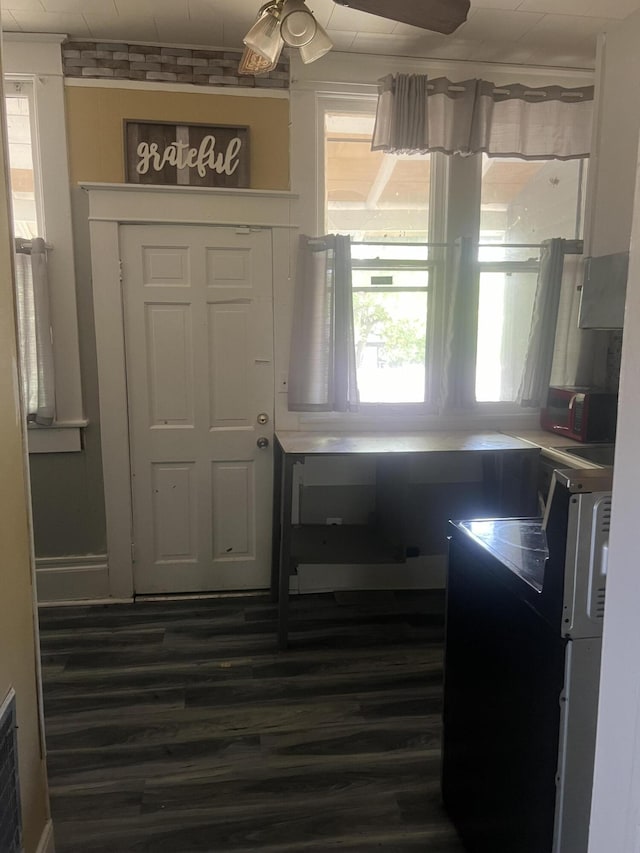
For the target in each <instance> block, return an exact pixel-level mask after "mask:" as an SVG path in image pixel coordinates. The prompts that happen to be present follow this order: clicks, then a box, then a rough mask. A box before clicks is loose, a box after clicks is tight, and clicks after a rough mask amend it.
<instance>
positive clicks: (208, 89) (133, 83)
mask: <svg viewBox="0 0 640 853" xmlns="http://www.w3.org/2000/svg"><path fill="white" fill-rule="evenodd" d="M69 44H70V46H73V42H70V43H69ZM64 85H65V86H69V87H77V88H80V89H82V88H85V89H139V90H142V91H145V92H187V93H189V94H190V95H192V94H193V93H194V92H203V93H204V94H206V95H233V96H234V98H280V99H281V100H288V99H289V90H288V89H251V88H249V87H248V86H203V85H200V84H198V85H197V86H196V85H194V84H193V83H156V82H154V81H153V80H107V79H102V78H100V77H65V81H64Z"/></svg>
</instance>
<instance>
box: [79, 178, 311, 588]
mask: <svg viewBox="0 0 640 853" xmlns="http://www.w3.org/2000/svg"><path fill="white" fill-rule="evenodd" d="M81 186H82V187H83V189H85V190H86V192H87V193H88V195H89V230H90V237H91V264H92V270H93V276H92V278H93V310H94V318H95V330H96V355H97V367H98V388H99V397H100V413H101V414H100V434H101V438H102V467H103V471H104V495H105V513H106V522H107V551H108V581H109V589H108V592H107V593H103V594H102V595H100V594H95V595H94V596H92V597H93V598H100V597H103V596H104V595H105V594H106V595H109V596H111V597H113V598H130V597H131V596H132V595H133V594H134V578H133V562H132V555H131V545H132V542H133V523H132V505H131V467H130V455H129V424H128V413H127V405H128V401H127V381H126V364H125V338H124V327H123V316H124V311H123V299H122V288H121V281H120V275H121V270H120V226H121V225H128V224H132V223H141V222H144V223H147V224H167V223H170V224H175V225H195V224H198V225H202V224H205V225H215V226H231V227H236V228H268V229H269V230H270V231H271V240H272V258H273V282H274V304H276V305H286V306H289V305H290V304H291V303H292V298H291V281H292V261H291V259H292V255H293V253H294V252H293V249H294V246H295V242H294V241H295V240H296V234H295V225H293V223H294V221H295V216H296V215H297V196H296V195H294V194H293V193H290V192H285V191H259V190H258V191H254V190H224V189H222V190H221V189H215V188H214V189H206V188H193V187H188V188H183V187H140V186H139V185H135V186H134V185H132V184H95V183H91V184H88V183H87V184H81ZM288 347H289V330H288V325H287V324H286V323H282V324H281V322H280V321H279V320H278V318H277V317H276V328H275V372H276V376H278V375H279V372H280V371H281V370H283V369H284V368H283V365H286V364H287V361H288ZM282 397H283V395H276V403H280V405H281V406H283V405H284V404H283V403H282V400H281V398H282ZM277 419H278V412H276V422H277ZM67 597H68V598H70V597H72V596H67ZM73 597H75V596H73Z"/></svg>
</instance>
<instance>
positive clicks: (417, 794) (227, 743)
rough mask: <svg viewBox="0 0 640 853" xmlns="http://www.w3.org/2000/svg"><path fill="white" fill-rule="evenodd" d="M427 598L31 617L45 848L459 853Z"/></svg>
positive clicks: (234, 601)
mask: <svg viewBox="0 0 640 853" xmlns="http://www.w3.org/2000/svg"><path fill="white" fill-rule="evenodd" d="M443 609H444V604H443V599H442V596H441V594H439V593H424V594H423V593H403V594H400V593H395V594H394V593H380V594H379V595H375V594H369V595H364V596H363V595H358V594H351V595H349V594H342V595H336V596H333V595H323V596H300V597H298V598H295V599H294V600H293V601H292V608H291V610H292V622H291V627H292V631H291V648H290V649H289V650H288V651H287V652H278V651H277V650H276V608H275V606H274V605H273V604H271V603H270V602H269V600H268V599H267V598H266V597H261V596H254V597H243V598H239V597H227V598H217V599H207V600H195V599H186V600H180V601H152V602H146V601H145V602H136V603H135V604H130V605H129V604H124V605H115V604H114V605H108V606H99V607H82V606H79V607H75V606H74V607H57V608H41V610H40V627H41V650H42V661H43V676H44V699H45V719H46V733H47V749H48V762H47V763H48V770H49V782H50V791H51V803H52V810H53V820H54V827H55V838H56V851H57V853H134V851H135V853H141V851H148V853H192V851H193V852H194V853H195V851H208V852H210V853H227V852H228V853H231V851H233V853H242V852H243V851H263V853H285V851H288V852H289V853H291V852H292V851H301V853H303V851H304V853H326V851H331V850H338V849H339V850H341V851H350V852H351V853H355V851H358V853H369V851H393V853H404V851H407V853H410V851H422V853H461V851H462V847H461V845H460V842H459V841H458V839H457V836H456V834H455V832H454V830H453V829H452V827H451V825H450V823H449V821H448V820H447V817H446V815H445V814H444V812H443V809H442V806H441V802H440V792H439V764H440V710H441V700H442V687H441V682H442V638H443V615H442V614H443Z"/></svg>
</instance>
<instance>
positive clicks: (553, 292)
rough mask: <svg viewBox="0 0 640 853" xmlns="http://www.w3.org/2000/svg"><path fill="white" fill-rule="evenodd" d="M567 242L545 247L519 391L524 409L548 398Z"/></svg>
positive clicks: (552, 242) (556, 241)
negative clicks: (565, 244)
mask: <svg viewBox="0 0 640 853" xmlns="http://www.w3.org/2000/svg"><path fill="white" fill-rule="evenodd" d="M564 242H565V241H564V240H562V239H560V238H558V237H556V238H554V239H553V240H545V241H544V243H543V244H542V247H541V251H540V271H539V272H538V285H537V287H536V295H535V300H534V303H533V316H532V319H531V331H530V333H529V342H528V344H527V354H526V356H525V363H524V369H523V373H522V381H521V383H520V388H519V391H518V399H519V401H520V405H522V406H528V407H532V408H538V407H539V406H541V405H543V404H544V402H545V400H546V398H547V391H548V389H549V383H550V379H551V366H552V363H553V355H554V345H555V341H556V327H557V322H558V310H559V305H560V292H561V289H562V272H563V264H564Z"/></svg>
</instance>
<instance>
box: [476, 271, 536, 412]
mask: <svg viewBox="0 0 640 853" xmlns="http://www.w3.org/2000/svg"><path fill="white" fill-rule="evenodd" d="M536 282H537V273H536V272H512V273H501V272H481V274H480V300H479V310H478V354H477V361H476V399H477V400H478V401H479V402H498V401H515V399H516V397H517V394H518V386H519V384H520V377H521V375H522V369H523V366H524V359H525V355H526V351H527V342H528V340H529V329H530V327H531V315H532V312H533V300H534V297H535V292H536Z"/></svg>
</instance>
